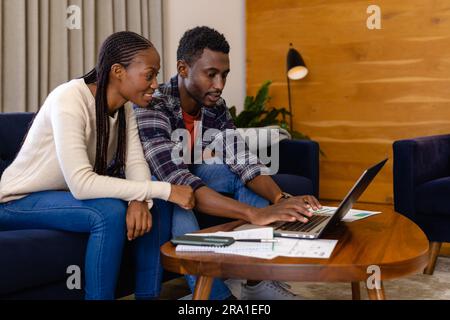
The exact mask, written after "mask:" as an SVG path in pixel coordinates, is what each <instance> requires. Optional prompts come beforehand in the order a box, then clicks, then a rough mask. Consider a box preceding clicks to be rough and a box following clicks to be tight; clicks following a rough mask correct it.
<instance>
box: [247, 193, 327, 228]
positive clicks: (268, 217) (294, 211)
mask: <svg viewBox="0 0 450 320" xmlns="http://www.w3.org/2000/svg"><path fill="white" fill-rule="evenodd" d="M304 197H308V198H306V200H307V201H308V202H306V201H305V198H304ZM309 197H313V196H298V197H291V198H288V199H285V200H283V201H280V202H278V203H276V204H273V205H271V206H268V207H265V208H252V211H251V213H250V214H249V217H250V221H249V222H250V223H252V224H256V225H261V226H262V225H268V224H270V223H272V222H276V221H290V222H294V221H301V222H304V223H306V222H308V219H307V217H311V216H312V212H311V211H310V208H311V205H310V202H309V201H313V200H312V199H311V198H309ZM313 198H314V197H313ZM314 200H315V201H316V202H314V205H315V206H316V207H318V206H320V204H319V202H318V201H317V199H315V198H314ZM320 207H321V206H320Z"/></svg>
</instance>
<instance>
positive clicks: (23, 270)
mask: <svg viewBox="0 0 450 320" xmlns="http://www.w3.org/2000/svg"><path fill="white" fill-rule="evenodd" d="M32 118H33V114H32V113H10V114H0V176H1V174H2V173H3V171H4V169H5V168H6V167H7V166H8V165H9V164H10V163H11V161H12V160H13V159H14V157H15V155H16V154H17V152H18V150H19V148H20V145H21V142H22V140H23V137H24V135H25V133H26V131H27V129H28V127H29V123H30V122H31V120H32ZM274 179H275V180H276V182H277V183H278V184H279V185H280V186H281V188H282V189H283V190H284V191H286V192H289V193H291V194H294V195H300V194H314V195H315V196H317V197H318V190H319V146H318V144H317V143H316V142H313V141H303V140H283V141H281V142H280V171H279V174H277V175H276V176H274ZM219 222H220V221H219ZM214 223H217V221H216V222H214ZM87 237H88V235H87V234H83V233H71V232H62V231H54V230H4V229H2V226H1V225H0V299H83V297H84V292H83V290H69V289H67V286H66V280H67V278H68V276H69V274H67V273H66V270H67V266H69V265H78V266H81V267H82V266H84V253H85V248H86V243H87ZM132 270H133V259H132V249H131V245H130V243H129V242H127V245H126V246H125V250H124V254H123V259H122V267H121V272H120V278H119V282H118V288H117V294H116V296H117V297H122V296H125V295H128V294H131V293H132V292H133V288H134V276H133V271H132Z"/></svg>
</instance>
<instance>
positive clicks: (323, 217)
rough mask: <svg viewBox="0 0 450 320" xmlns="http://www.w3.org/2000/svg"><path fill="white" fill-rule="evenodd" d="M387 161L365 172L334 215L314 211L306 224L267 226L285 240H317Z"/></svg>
mask: <svg viewBox="0 0 450 320" xmlns="http://www.w3.org/2000/svg"><path fill="white" fill-rule="evenodd" d="M387 161H388V159H384V160H383V161H381V162H379V163H377V164H376V165H374V166H372V167H370V168H368V169H367V170H365V171H364V172H363V173H362V175H361V176H360V177H359V179H358V180H357V181H356V183H355V184H354V185H353V187H352V188H351V189H350V191H349V192H348V194H347V195H346V197H345V198H344V200H342V202H341V203H340V205H339V207H338V208H337V209H336V211H334V213H331V214H330V213H329V212H326V211H327V210H325V209H323V210H317V211H314V214H313V216H312V217H310V218H309V221H308V222H306V223H303V222H300V221H295V222H284V221H279V222H275V223H272V224H270V225H269V226H271V227H273V235H274V236H275V237H285V238H300V239H317V238H320V237H321V236H322V234H323V233H324V232H326V231H332V229H334V228H336V227H337V226H338V225H339V223H340V222H341V220H342V218H344V216H345V215H346V214H347V212H348V211H349V210H350V209H351V208H352V206H353V204H354V203H355V202H356V201H357V200H358V199H359V197H360V196H361V194H362V193H363V192H364V191H365V190H366V188H367V187H368V186H369V184H370V183H371V182H372V180H373V179H374V178H375V176H376V175H377V174H378V172H379V171H380V170H381V168H383V166H384V164H385V163H386V162H387ZM248 227H249V225H243V226H241V227H240V228H238V229H247V228H248ZM253 227H254V226H253Z"/></svg>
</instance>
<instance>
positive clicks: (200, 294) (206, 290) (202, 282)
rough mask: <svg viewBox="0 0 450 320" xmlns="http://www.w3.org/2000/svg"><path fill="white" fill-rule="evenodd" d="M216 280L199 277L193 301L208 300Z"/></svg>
mask: <svg viewBox="0 0 450 320" xmlns="http://www.w3.org/2000/svg"><path fill="white" fill-rule="evenodd" d="M213 280H214V278H212V277H206V276H198V277H197V282H196V283H195V290H194V295H193V297H192V300H208V299H209V294H210V293H211V287H212V284H213Z"/></svg>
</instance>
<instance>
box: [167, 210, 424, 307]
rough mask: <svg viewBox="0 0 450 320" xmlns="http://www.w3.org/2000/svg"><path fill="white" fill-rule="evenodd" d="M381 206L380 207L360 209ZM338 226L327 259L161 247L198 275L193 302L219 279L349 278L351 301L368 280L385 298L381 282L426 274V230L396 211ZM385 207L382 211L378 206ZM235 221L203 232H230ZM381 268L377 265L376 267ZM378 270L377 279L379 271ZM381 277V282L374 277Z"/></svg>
mask: <svg viewBox="0 0 450 320" xmlns="http://www.w3.org/2000/svg"><path fill="white" fill-rule="evenodd" d="M358 207H359V208H361V207H363V209H365V210H378V209H379V208H380V206H377V205H367V204H366V205H359V206H358V205H357V206H356V208H358ZM382 208H383V213H381V214H378V215H375V216H372V217H369V218H365V219H362V220H359V221H355V222H351V223H342V224H341V226H340V227H338V228H337V229H336V231H335V232H334V233H332V234H328V235H327V236H326V237H325V238H328V239H338V240H339V241H338V243H337V245H336V247H335V249H334V251H333V253H332V255H331V257H330V258H329V259H310V258H292V257H277V258H274V259H272V260H266V259H259V258H251V257H245V256H238V255H229V254H217V253H211V252H196V253H189V252H178V253H177V252H176V251H175V246H173V245H172V244H171V243H170V242H168V243H165V244H164V245H163V246H162V247H161V256H162V264H163V266H164V268H165V269H166V270H169V271H172V272H175V273H180V274H192V275H197V276H198V278H197V283H196V288H195V291H194V295H193V299H194V300H204V299H208V297H209V294H210V291H211V285H212V281H213V279H214V278H215V277H217V278H235V279H249V280H279V281H308V282H350V283H351V287H352V297H353V299H360V282H361V281H362V282H364V283H365V285H366V288H367V291H368V295H369V298H370V299H376V300H380V299H384V298H385V295H384V289H383V282H382V281H383V280H389V279H395V278H399V277H403V276H406V275H409V274H414V273H418V272H422V271H423V269H424V268H425V267H426V266H427V264H428V247H429V242H428V240H427V237H426V236H425V234H424V233H423V232H422V230H421V229H420V228H419V227H418V226H417V225H416V224H414V223H413V222H412V221H410V220H409V219H407V218H405V217H404V216H402V215H400V214H397V213H395V212H394V211H393V209H388V210H386V209H387V208H389V207H387V206H383V207H382ZM378 211H381V210H378ZM243 223H244V222H243V221H235V222H231V223H227V224H223V225H220V226H215V227H213V228H208V229H205V230H202V231H201V232H215V231H230V230H232V229H234V228H235V227H237V226H239V225H241V224H243ZM377 268H379V269H377ZM376 270H379V271H380V273H379V276H380V277H379V279H376V278H374V277H377V274H376V273H377V271H376ZM374 280H379V281H374Z"/></svg>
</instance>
